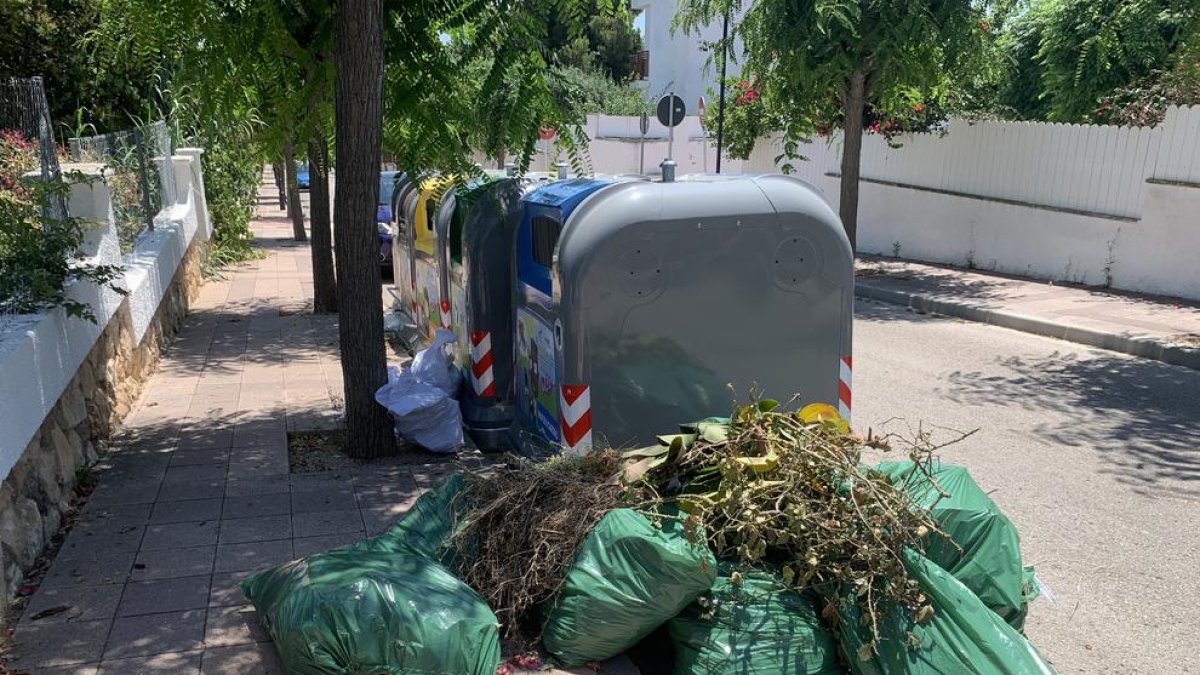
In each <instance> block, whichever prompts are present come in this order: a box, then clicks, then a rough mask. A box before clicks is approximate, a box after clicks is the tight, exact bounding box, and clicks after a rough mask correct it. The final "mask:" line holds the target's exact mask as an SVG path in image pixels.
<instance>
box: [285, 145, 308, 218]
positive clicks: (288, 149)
mask: <svg viewBox="0 0 1200 675" xmlns="http://www.w3.org/2000/svg"><path fill="white" fill-rule="evenodd" d="M283 168H284V170H285V171H286V172H287V193H288V195H287V196H288V217H289V218H291V219H292V236H293V237H295V239H296V241H308V235H307V234H305V232H304V208H303V207H301V206H300V188H299V187H297V186H296V148H295V146H294V145H293V144H292V141H291V140H290V139H289V140H288V142H287V144H286V145H284V146H283ZM310 180H311V179H310Z"/></svg>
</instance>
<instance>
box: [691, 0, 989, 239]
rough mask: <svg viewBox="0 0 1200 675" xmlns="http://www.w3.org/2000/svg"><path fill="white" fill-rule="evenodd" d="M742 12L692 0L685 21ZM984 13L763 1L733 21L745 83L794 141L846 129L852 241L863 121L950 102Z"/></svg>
mask: <svg viewBox="0 0 1200 675" xmlns="http://www.w3.org/2000/svg"><path fill="white" fill-rule="evenodd" d="M740 7H741V3H740V2H739V1H738V0H684V1H683V2H682V4H681V10H680V13H679V15H678V17H677V22H678V23H679V25H681V26H682V27H683V28H684V30H691V29H694V28H697V27H702V26H707V25H709V24H711V23H713V22H714V21H719V20H721V17H724V16H736V13H737V10H738V9H739V8H740ZM985 9H986V6H984V5H980V4H979V3H977V2H974V1H972V0H935V1H933V2H927V1H921V0H799V1H796V0H758V1H757V2H755V3H754V4H752V5H750V6H749V8H748V9H746V10H745V12H744V14H742V16H741V18H740V20H734V21H733V22H732V30H731V32H730V38H729V40H730V43H727V44H731V43H732V40H733V39H734V37H735V36H740V37H741V38H742V41H743V44H744V49H745V55H744V60H743V66H742V76H743V78H745V79H746V80H747V81H749V82H750V83H751V84H752V86H753V88H754V90H755V91H756V92H757V93H758V94H759V95H761V97H762V99H763V100H764V104H763V105H765V106H769V107H770V109H771V111H772V112H773V114H774V117H775V122H776V123H777V124H778V126H780V127H781V128H782V129H783V131H784V133H785V134H786V135H787V136H789V137H790V138H791V139H792V140H795V139H797V138H801V137H804V136H807V135H808V134H810V133H812V132H813V131H815V130H816V129H817V128H819V127H829V128H832V127H834V126H840V127H843V128H844V129H845V132H846V135H845V139H846V144H845V148H844V151H843V164H842V186H843V187H842V198H841V203H840V210H841V217H842V221H843V224H844V225H845V226H846V230H847V233H848V235H849V237H850V240H851V243H853V242H854V239H855V229H856V221H857V208H858V164H859V154H860V149H861V142H862V140H861V136H862V129H863V124H864V116H865V115H866V114H867V112H868V111H875V112H876V113H878V114H881V115H902V114H907V113H909V112H911V111H913V110H914V109H917V108H923V107H925V106H929V105H932V104H940V103H942V102H944V101H945V100H946V99H947V97H948V95H949V94H950V92H951V91H953V89H954V88H953V82H954V78H955V76H956V74H958V73H959V72H960V71H962V70H964V69H966V68H968V67H970V66H971V64H972V58H973V56H974V55H975V54H977V53H978V52H979V51H980V50H981V45H982V44H983V42H984V34H985V33H986V32H987V26H986V25H984V24H985V19H986V14H985ZM721 47H722V45H718V49H720V48H721Z"/></svg>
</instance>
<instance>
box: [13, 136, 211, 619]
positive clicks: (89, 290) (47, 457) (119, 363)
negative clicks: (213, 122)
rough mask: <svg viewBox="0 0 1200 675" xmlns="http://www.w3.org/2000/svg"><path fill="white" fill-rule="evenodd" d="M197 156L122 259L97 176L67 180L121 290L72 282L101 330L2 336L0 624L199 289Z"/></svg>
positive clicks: (33, 323) (70, 323) (63, 327)
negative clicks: (172, 197) (116, 269)
mask: <svg viewBox="0 0 1200 675" xmlns="http://www.w3.org/2000/svg"><path fill="white" fill-rule="evenodd" d="M200 152H201V151H199V150H196V151H193V153H192V155H187V156H180V157H175V158H173V160H174V161H175V162H176V164H177V166H176V169H177V170H176V177H177V195H178V199H179V201H178V202H177V203H176V204H174V205H168V206H165V207H164V210H163V212H162V213H160V217H161V218H162V219H163V224H162V226H161V227H158V228H157V229H156V231H155V232H152V233H149V234H148V235H147V236H146V237H144V238H143V239H142V240H141V241H140V243H139V244H138V247H137V248H136V249H135V252H134V255H133V256H132V257H130V258H126V259H124V260H121V259H120V258H112V257H111V256H113V255H118V256H119V253H117V251H118V248H117V246H116V239H115V237H116V229H115V225H114V223H113V222H112V217H111V214H112V212H111V199H110V195H109V192H108V189H107V187H106V186H105V185H104V183H103V181H90V182H87V183H81V184H80V185H78V186H74V187H73V193H72V201H71V207H70V208H71V211H72V213H73V214H76V215H79V217H81V218H86V219H88V220H92V221H95V222H96V223H97V227H98V229H96V233H97V237H98V242H99V243H98V244H97V245H95V246H94V247H93V248H94V249H95V250H96V251H97V252H96V253H95V254H94V256H95V257H96V259H97V260H99V261H101V262H123V263H124V264H125V265H126V272H125V284H124V285H125V287H126V289H127V291H128V294H127V295H126V296H124V297H122V296H120V295H117V294H115V293H112V292H111V291H108V292H101V291H98V289H96V288H95V287H92V286H89V285H81V286H80V287H73V288H72V289H71V293H72V294H73V295H76V296H77V297H78V298H79V299H81V300H84V301H87V302H88V303H89V304H91V305H92V307H93V308H94V310H95V313H96V315H97V317H98V318H99V324H98V325H93V324H90V323H87V322H84V321H81V320H77V319H67V318H66V317H65V314H64V313H63V312H62V310H53V311H51V312H48V313H44V314H43V315H40V316H33V317H29V318H28V319H26V320H24V322H23V323H21V324H20V325H19V327H18V328H17V329H15V330H14V329H11V328H10V329H9V330H8V331H7V332H2V331H0V347H3V349H0V390H2V391H3V395H0V420H5V423H4V424H0V427H4V428H3V429H2V430H0V443H4V444H7V446H8V447H7V449H6V450H5V456H6V457H9V458H15V461H13V460H9V461H8V462H7V463H6V464H5V465H4V466H0V477H2V478H3V480H2V481H0V594H2V597H0V625H2V624H3V623H4V619H5V617H6V615H7V613H8V608H9V603H10V600H11V599H12V598H13V597H14V594H15V593H16V591H17V589H18V588H19V586H20V585H21V584H22V582H23V580H24V579H25V576H26V574H27V573H28V572H29V571H30V568H31V567H32V566H33V565H34V564H35V563H36V561H37V559H38V557H39V556H40V555H41V554H42V552H43V551H44V550H45V548H46V546H47V544H48V543H49V542H50V540H51V538H52V537H53V536H54V534H55V533H56V532H57V531H58V529H59V528H60V527H61V525H62V520H63V515H64V513H66V511H67V509H68V508H69V507H70V505H71V502H72V500H73V498H74V495H75V488H76V485H77V481H78V480H79V478H80V475H81V473H80V471H81V469H83V468H85V467H87V466H88V465H90V464H91V463H92V462H94V461H95V460H96V459H97V458H98V457H100V456H101V455H103V454H104V452H105V451H106V450H107V448H108V444H109V442H110V441H111V439H112V438H113V437H114V436H115V435H116V434H117V432H118V431H119V430H120V427H121V424H122V421H123V420H124V419H125V417H126V416H127V415H128V414H129V412H130V410H131V409H132V408H133V406H134V404H135V403H136V401H137V398H138V396H139V394H140V393H141V391H142V389H143V386H144V384H145V383H146V381H147V380H148V379H149V377H150V376H151V375H152V374H153V372H154V371H155V369H156V368H157V366H158V362H159V359H160V356H161V354H162V351H163V350H164V349H165V348H166V346H167V345H168V344H169V342H170V341H171V339H172V338H173V337H174V336H175V334H176V333H177V332H178V331H179V328H180V326H181V325H182V323H183V320H184V318H185V317H186V316H187V313H188V307H189V304H190V303H191V302H192V301H194V300H195V298H196V296H197V294H198V293H199V290H200V287H201V285H202V284H203V278H202V276H201V272H200V265H201V262H202V258H203V256H204V254H205V252H206V251H207V247H208V229H207V226H204V227H200V225H201V224H202V223H207V213H205V212H204V210H205V208H206V204H205V200H204V195H203V192H202V190H203V187H202V186H203V182H202V180H201V179H200V177H201V176H202V173H201V172H200V170H199V166H200ZM106 256H109V257H107V258H106ZM73 350H74V351H73ZM72 352H73V355H72ZM51 387H53V388H52V389H51ZM60 391H61V394H59V395H58V397H57V399H54V398H53V397H54V395H55V392H60ZM23 393H24V394H25V395H22V394H23ZM39 396H40V397H42V398H41V399H40V403H39V401H38V397H39ZM31 411H36V414H37V417H33V419H30V417H31V415H30V414H29V413H30V412H31ZM43 413H44V414H43ZM39 419H40V420H41V422H40V424H38V423H37V420H39ZM19 427H23V431H22V430H21V429H20V428H19ZM25 439H28V441H26V440H25ZM22 448H23V449H22ZM2 469H7V473H5V472H4V471H2Z"/></svg>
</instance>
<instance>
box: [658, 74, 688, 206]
mask: <svg viewBox="0 0 1200 675" xmlns="http://www.w3.org/2000/svg"><path fill="white" fill-rule="evenodd" d="M655 112H656V113H657V117H658V121H659V122H661V123H662V124H664V125H666V127H667V158H666V159H664V160H663V161H662V164H660V165H659V166H660V167H661V168H662V179H663V182H664V183H670V182H672V181H674V180H675V159H674V157H675V127H676V125H678V124H679V123H680V122H682V121H683V118H684V116H685V115H687V108H686V107H685V106H684V105H683V99H681V98H679V97H678V96H676V95H675V92H671V93H669V94H667V95H666V96H664V97H662V99H661V100H660V101H659V102H658V110H657V111H655Z"/></svg>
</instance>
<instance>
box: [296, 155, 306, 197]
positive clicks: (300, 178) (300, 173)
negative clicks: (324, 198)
mask: <svg viewBox="0 0 1200 675" xmlns="http://www.w3.org/2000/svg"><path fill="white" fill-rule="evenodd" d="M296 187H298V188H300V189H301V190H307V189H308V164H306V163H304V162H297V163H296Z"/></svg>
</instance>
